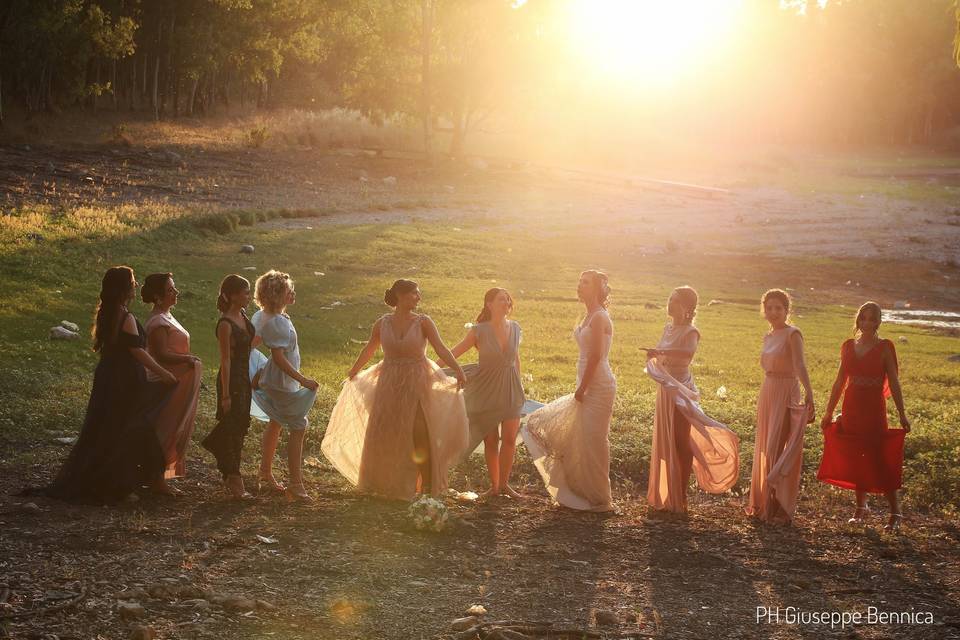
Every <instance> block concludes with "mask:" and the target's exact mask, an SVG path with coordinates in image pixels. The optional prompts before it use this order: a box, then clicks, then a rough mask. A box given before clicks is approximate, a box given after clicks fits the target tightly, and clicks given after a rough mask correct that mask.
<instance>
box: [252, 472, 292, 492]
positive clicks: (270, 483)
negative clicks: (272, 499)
mask: <svg viewBox="0 0 960 640" xmlns="http://www.w3.org/2000/svg"><path fill="white" fill-rule="evenodd" d="M286 490H287V489H286V487H284V486H283V485H282V484H280V483H279V482H277V480H276V478H274V477H273V475H272V474H271V475H269V476H259V477H258V478H257V493H259V494H261V495H262V494H265V493H274V494H281V493H283V492H284V491H286Z"/></svg>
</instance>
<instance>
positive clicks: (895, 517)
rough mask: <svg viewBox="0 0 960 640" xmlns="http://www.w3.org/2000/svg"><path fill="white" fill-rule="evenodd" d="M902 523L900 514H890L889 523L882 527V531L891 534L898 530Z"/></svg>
mask: <svg viewBox="0 0 960 640" xmlns="http://www.w3.org/2000/svg"><path fill="white" fill-rule="evenodd" d="M901 522H903V514H902V513H891V514H890V521H889V522H887V524H885V525H883V530H884V531H889V532H891V533H893V532H895V531H899V530H900V523H901Z"/></svg>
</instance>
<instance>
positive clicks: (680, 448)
mask: <svg viewBox="0 0 960 640" xmlns="http://www.w3.org/2000/svg"><path fill="white" fill-rule="evenodd" d="M696 309H697V292H696V291H694V290H693V289H692V288H691V287H678V288H677V289H674V291H673V293H672V294H671V295H670V300H669V301H668V302H667V313H668V314H670V317H671V318H672V320H673V321H672V322H671V323H669V324H667V326H666V327H665V328H664V330H663V336H662V337H661V338H660V342H659V343H658V344H657V347H656V349H648V350H647V375H649V376H650V377H651V378H653V379H654V380H655V381H656V382H657V383H658V385H659V387H658V389H657V404H656V414H655V416H654V429H653V446H652V450H651V455H650V481H649V485H648V488H647V502H649V503H650V507H651V508H652V509H654V510H657V511H672V512H677V513H685V512H686V510H687V484H688V483H689V480H690V473H691V471H693V472H694V473H695V474H696V477H697V483H698V484H699V485H700V488H701V489H703V490H704V491H707V492H708V493H723V492H724V491H726V490H728V489H729V488H730V487H732V486H733V485H734V484H736V482H737V476H738V474H739V471H740V454H739V450H738V447H739V445H740V440H739V438H738V437H737V434H735V433H734V432H733V431H731V430H730V429H728V428H727V427H726V426H724V425H723V424H721V423H720V422H717V421H716V420H714V419H713V418H711V417H710V416H708V415H707V414H705V413H704V412H703V410H702V409H701V408H700V404H699V402H700V393H699V391H698V390H697V386H696V385H695V384H694V382H693V376H692V375H691V374H690V362H691V361H692V360H693V356H694V354H695V353H696V351H697V345H699V343H700V332H699V331H698V330H697V329H696V327H694V326H693V317H694V316H695V315H696Z"/></svg>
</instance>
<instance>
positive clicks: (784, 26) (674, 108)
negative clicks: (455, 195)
mask: <svg viewBox="0 0 960 640" xmlns="http://www.w3.org/2000/svg"><path fill="white" fill-rule="evenodd" d="M664 1H666V0H664ZM671 1H673V0H671ZM563 4H564V0H526V1H524V2H519V1H517V0H3V1H2V2H0V125H2V123H3V118H4V115H5V114H9V113H11V112H14V111H16V112H17V113H19V114H23V115H25V116H26V117H30V116H31V115H32V114H37V113H47V114H54V115H56V114H57V113H60V112H62V111H63V110H67V109H83V110H87V111H89V112H97V111H102V110H114V111H130V112H138V113H142V114H149V116H151V117H154V118H157V119H167V118H178V117H185V116H187V117H197V116H210V115H214V114H224V113H235V112H240V111H245V110H253V109H269V108H277V107H297V108H308V109H324V108H330V107H335V106H343V107H347V108H351V109H356V110H358V111H360V112H362V113H364V114H366V115H368V116H370V117H372V118H373V119H375V120H376V119H378V118H383V117H388V116H393V115H397V114H399V115H402V116H405V117H408V118H410V120H411V121H413V122H416V123H418V126H422V130H423V136H424V144H425V145H428V146H429V145H431V137H432V136H433V135H434V132H435V131H437V130H443V131H445V132H448V133H450V134H452V135H451V136H450V139H451V149H450V151H451V152H452V153H454V154H457V153H459V152H460V150H461V149H462V147H463V144H464V140H465V139H466V136H467V134H468V132H470V131H473V130H475V129H476V128H477V127H480V126H483V124H484V123H485V122H489V121H490V119H491V118H493V119H494V120H497V121H499V123H500V124H501V125H502V123H504V122H510V123H513V126H523V123H529V122H530V121H531V120H535V119H536V118H537V117H538V114H555V112H557V110H558V105H565V106H569V105H571V104H576V105H578V108H579V109H581V110H585V111H584V112H586V113H592V114H593V117H597V118H600V119H604V118H606V117H612V118H620V119H622V118H625V117H629V116H628V115H625V114H630V113H633V114H642V115H643V116H644V117H650V118H662V117H665V115H668V114H669V115H671V116H672V117H675V118H677V119H679V120H683V121H685V122H696V123H697V127H698V130H700V131H703V132H710V133H716V134H718V135H729V136H747V137H752V138H761V137H766V138H775V139H776V140H782V141H790V140H814V141H821V142H824V143H829V144H854V145H856V144H926V145H939V144H946V143H947V142H950V141H952V142H951V144H954V145H960V133H958V131H960V69H958V66H957V63H958V59H960V49H957V48H956V47H955V42H957V40H956V34H957V31H958V29H960V9H958V6H957V4H956V3H955V1H954V0H829V1H828V2H826V3H821V2H818V1H817V0H805V1H803V0H801V1H800V2H791V3H783V2H781V1H780V0H743V2H742V5H741V6H740V9H739V10H740V11H742V12H743V14H744V23H745V24H746V27H745V28H744V29H743V30H742V31H741V34H740V36H739V38H738V41H737V42H736V43H735V44H734V46H733V47H732V49H731V48H727V49H726V50H724V51H723V52H722V53H718V54H717V56H716V59H715V60H711V61H709V64H708V65H706V66H705V67H704V72H703V75H702V77H700V78H698V79H697V81H696V82H695V83H693V85H694V86H689V87H686V88H685V89H684V91H683V92H682V93H680V94H678V95H674V96H670V97H668V98H665V97H664V96H655V97H654V96H645V95H643V93H642V92H637V91H632V90H631V89H630V88H629V87H623V91H622V96H621V97H622V100H620V101H619V104H618V106H616V107H615V109H614V111H613V112H611V111H610V109H611V108H610V107H609V103H610V102H611V100H610V97H611V94H606V95H604V96H592V95H588V94H589V90H588V89H585V88H584V82H583V80H584V79H583V78H581V77H577V73H582V70H581V71H578V72H577V73H575V72H574V71H573V69H577V67H575V66H574V65H570V64H568V61H566V60H564V56H565V55H567V54H565V53H562V51H563V50H564V49H563V46H562V43H563V40H564V38H565V34H564V30H563V25H562V22H561V21H559V20H558V19H557V15H558V14H559V12H560V11H561V10H562V6H563ZM613 95H617V94H616V91H614V92H613ZM554 117H556V116H554Z"/></svg>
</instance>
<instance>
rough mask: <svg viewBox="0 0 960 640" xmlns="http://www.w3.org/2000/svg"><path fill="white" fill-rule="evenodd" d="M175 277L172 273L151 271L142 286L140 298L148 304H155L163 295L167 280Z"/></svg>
mask: <svg viewBox="0 0 960 640" xmlns="http://www.w3.org/2000/svg"><path fill="white" fill-rule="evenodd" d="M172 277H173V274H172V273H151V274H150V275H148V276H147V277H146V278H145V279H144V280H143V286H142V287H140V299H141V300H143V301H144V302H146V303H147V304H155V303H156V302H157V300H158V299H160V298H162V297H163V288H164V286H165V285H166V284H167V280H169V279H170V278H172Z"/></svg>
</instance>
